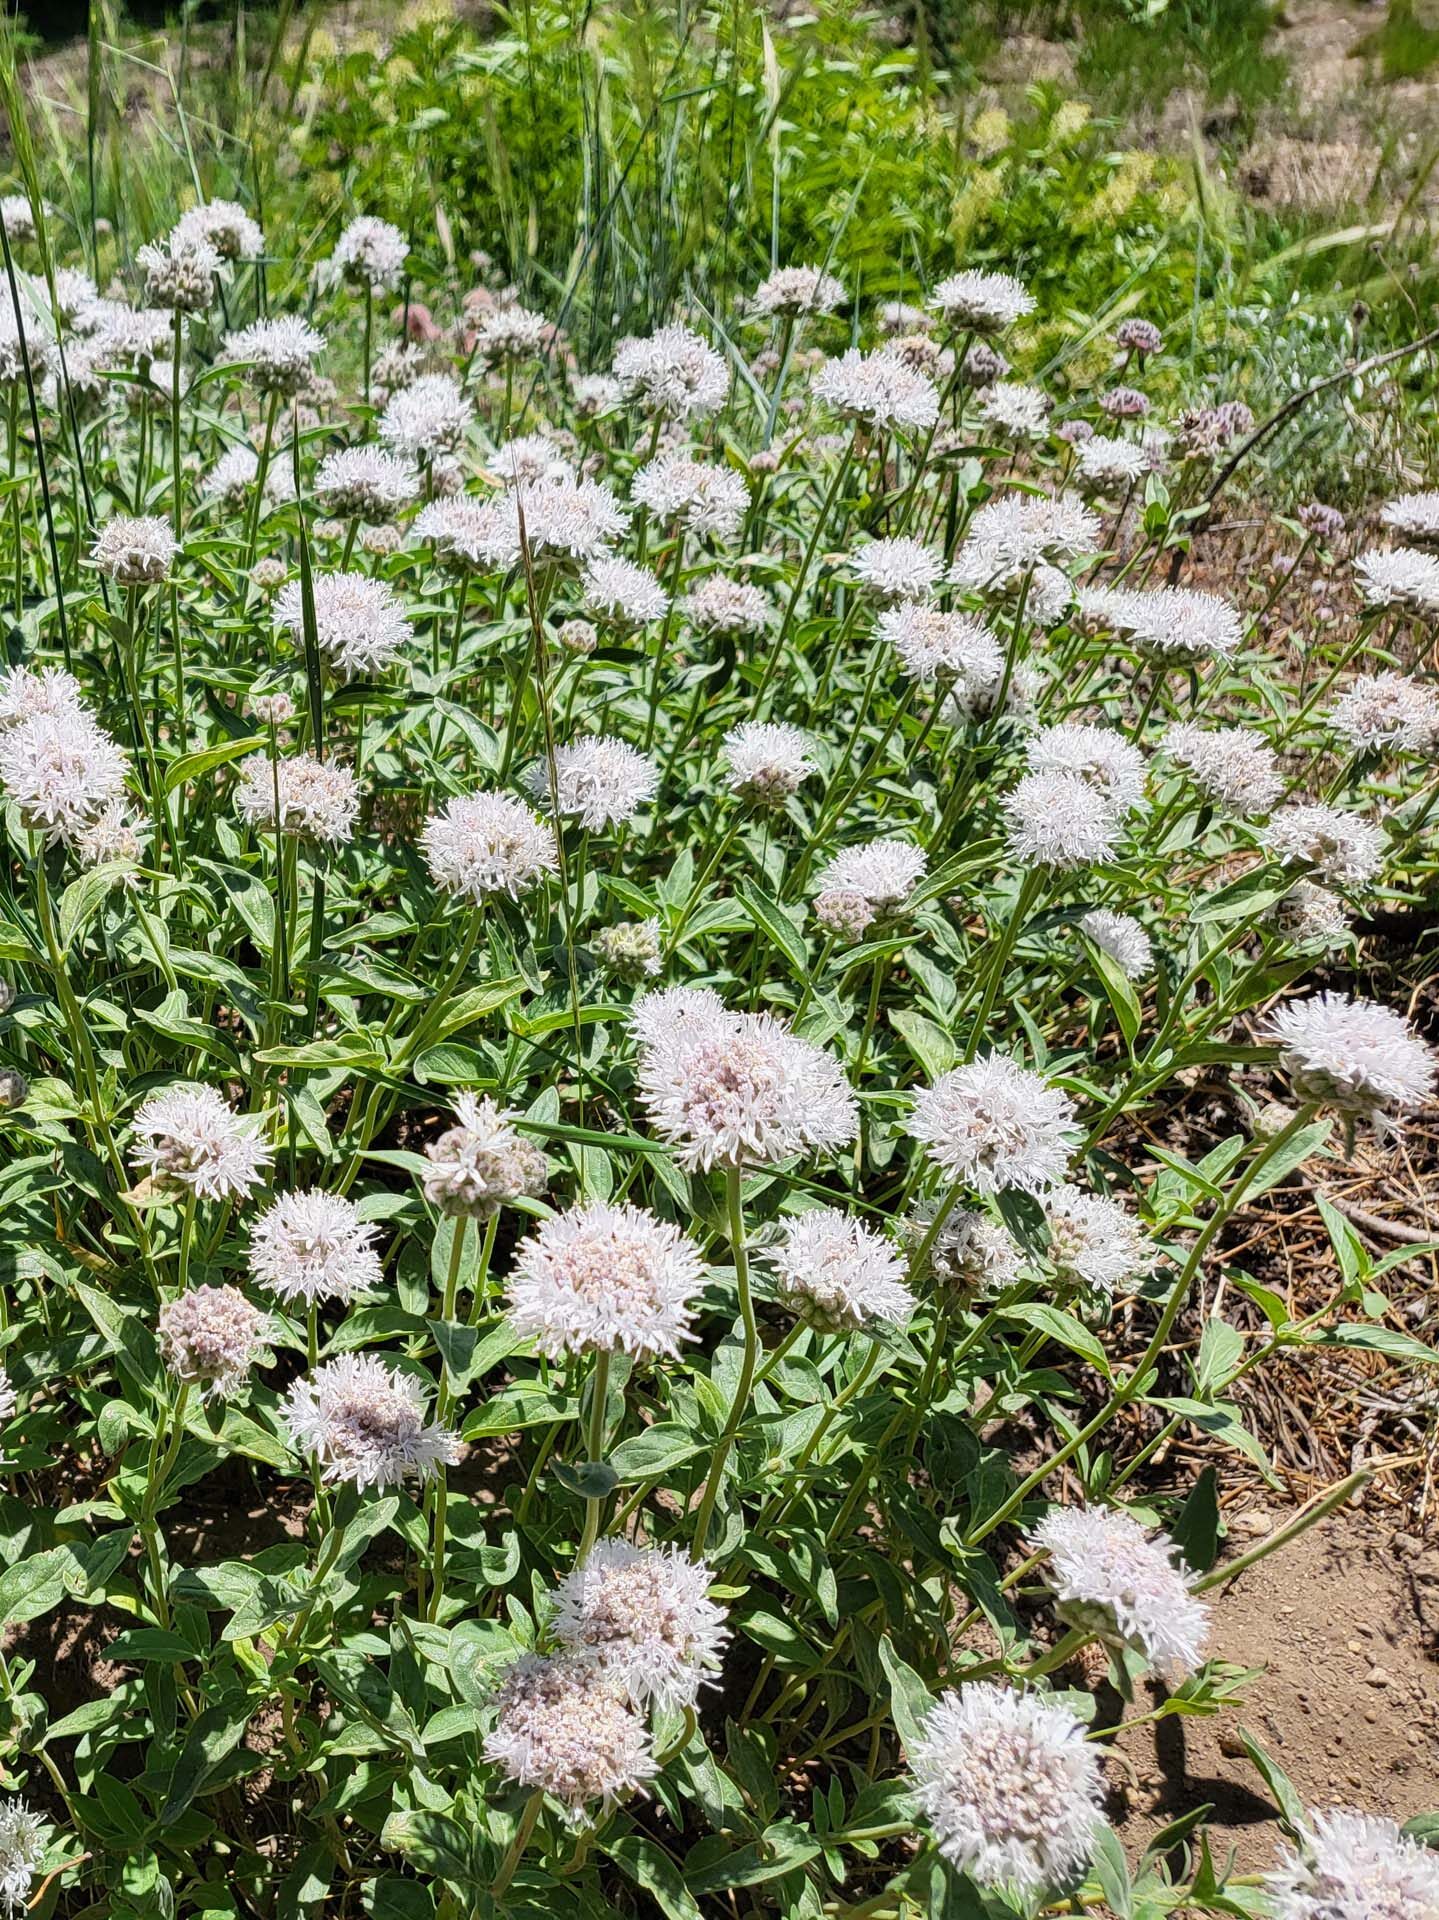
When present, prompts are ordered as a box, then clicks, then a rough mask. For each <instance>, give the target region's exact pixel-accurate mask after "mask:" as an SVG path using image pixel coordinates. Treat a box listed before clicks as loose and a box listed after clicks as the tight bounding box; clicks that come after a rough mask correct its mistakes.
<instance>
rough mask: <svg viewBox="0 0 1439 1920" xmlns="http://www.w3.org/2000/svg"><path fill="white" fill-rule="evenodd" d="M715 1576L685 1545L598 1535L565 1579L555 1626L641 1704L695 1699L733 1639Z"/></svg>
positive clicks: (563, 1641) (675, 1704) (668, 1705)
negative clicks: (714, 1594) (713, 1594)
mask: <svg viewBox="0 0 1439 1920" xmlns="http://www.w3.org/2000/svg"><path fill="white" fill-rule="evenodd" d="M713 1579H714V1573H713V1571H712V1569H711V1568H709V1567H707V1566H706V1565H705V1563H704V1561H703V1560H692V1559H691V1558H690V1556H689V1555H688V1554H687V1553H686V1552H685V1551H684V1549H683V1548H681V1547H672V1546H663V1547H633V1546H630V1545H629V1543H628V1542H627V1541H624V1540H599V1541H596V1543H595V1545H594V1546H593V1547H591V1549H590V1551H589V1553H588V1554H587V1555H586V1557H585V1559H584V1561H583V1562H582V1564H581V1565H579V1566H578V1567H576V1568H575V1569H574V1570H573V1571H572V1572H571V1573H569V1574H567V1575H566V1576H565V1578H564V1579H563V1580H562V1581H561V1582H560V1585H559V1587H558V1589H557V1590H556V1593H555V1602H554V1613H553V1615H552V1617H551V1620H550V1630H551V1632H552V1633H553V1634H554V1637H555V1639H556V1640H558V1641H559V1643H560V1645H561V1646H562V1647H563V1648H564V1649H565V1651H566V1653H569V1654H571V1655H573V1656H574V1658H576V1659H578V1660H589V1661H593V1663H594V1664H595V1666H597V1667H598V1668H599V1669H600V1670H601V1672H603V1673H604V1674H605V1675H606V1676H607V1677H608V1678H610V1679H612V1680H614V1681H615V1682H616V1683H617V1684H618V1685H619V1686H620V1687H621V1688H622V1689H623V1691H624V1693H625V1695H626V1696H627V1698H628V1699H629V1700H630V1701H631V1702H632V1703H633V1704H634V1705H635V1706H636V1707H645V1706H648V1705H650V1704H651V1703H653V1705H654V1706H656V1707H657V1708H659V1709H660V1710H661V1711H663V1712H670V1711H673V1710H675V1709H676V1708H684V1707H692V1706H693V1705H694V1704H695V1702H696V1701H697V1700H698V1698H699V1693H700V1688H701V1687H704V1686H710V1685H713V1684H714V1675H715V1673H716V1671H717V1669H718V1667H719V1663H720V1656H721V1654H722V1653H723V1651H724V1646H725V1642H726V1641H727V1640H728V1639H729V1629H728V1628H727V1627H726V1625H725V1611H724V1608H723V1607H721V1606H718V1605H717V1604H716V1603H715V1602H714V1601H713V1600H711V1599H710V1597H709V1589H710V1582H711V1581H712V1580H713Z"/></svg>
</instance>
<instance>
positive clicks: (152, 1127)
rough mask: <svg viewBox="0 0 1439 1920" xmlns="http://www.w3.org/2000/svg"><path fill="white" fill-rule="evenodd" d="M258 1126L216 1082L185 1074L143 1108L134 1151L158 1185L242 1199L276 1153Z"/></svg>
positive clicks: (199, 1194)
mask: <svg viewBox="0 0 1439 1920" xmlns="http://www.w3.org/2000/svg"><path fill="white" fill-rule="evenodd" d="M256 1131H257V1128H256V1122H255V1120H253V1119H251V1118H249V1117H247V1116H245V1115H243V1114H238V1113H236V1112H235V1110H234V1108H233V1107H232V1106H231V1105H230V1103H229V1102H228V1101H227V1100H226V1099H225V1096H224V1095H223V1094H222V1093H220V1092H218V1091H217V1090H216V1088H214V1087H209V1086H206V1085H204V1084H203V1082H201V1081H197V1080H181V1081H177V1082H176V1083H175V1084H174V1085H173V1086H169V1087H166V1088H164V1089H163V1091H162V1092H160V1093H152V1094H151V1095H150V1097H149V1098H148V1099H147V1100H146V1101H145V1102H144V1103H143V1105H142V1106H141V1107H140V1108H139V1110H138V1111H137V1113H136V1115H135V1140H136V1144H135V1147H134V1149H133V1151H134V1155H135V1159H136V1161H137V1163H138V1164H139V1165H140V1166H141V1167H143V1168H144V1170H145V1172H146V1173H147V1175H148V1176H149V1178H150V1179H151V1180H152V1181H153V1182H154V1184H155V1185H156V1186H157V1187H159V1188H162V1189H166V1190H169V1191H171V1192H180V1193H185V1192H189V1193H193V1194H194V1195H195V1197H196V1198H197V1199H200V1200H228V1199H236V1200H240V1199H243V1198H244V1196H245V1195H246V1194H247V1193H248V1192H249V1191H250V1189H251V1187H253V1186H257V1185H258V1184H259V1181H260V1179H261V1176H262V1175H263V1173H264V1170H265V1168H266V1167H267V1166H268V1165H269V1163H270V1160H271V1158H272V1157H273V1156H272V1152H271V1149H270V1147H269V1146H268V1145H267V1144H266V1143H265V1142H264V1141H263V1140H260V1139H258V1138H257V1137H256Z"/></svg>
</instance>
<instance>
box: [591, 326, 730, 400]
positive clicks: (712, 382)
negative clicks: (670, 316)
mask: <svg viewBox="0 0 1439 1920" xmlns="http://www.w3.org/2000/svg"><path fill="white" fill-rule="evenodd" d="M614 377H615V379H616V380H617V381H618V382H619V385H620V391H621V393H622V394H623V395H624V397H625V398H626V399H627V400H630V401H632V402H633V403H634V404H635V405H637V406H639V407H641V408H644V409H646V410H648V411H649V412H652V413H658V414H661V415H663V416H665V417H666V418H669V419H672V420H697V419H700V418H702V417H703V416H704V415H705V414H709V413H713V412H714V411H715V410H716V408H718V407H722V406H723V405H724V403H725V400H726V398H727V397H728V395H729V367H728V366H727V365H726V363H725V360H724V356H723V355H722V354H718V353H716V352H715V350H714V348H713V347H711V346H709V345H708V344H707V343H706V342H705V341H704V340H702V339H701V338H700V336H699V335H698V334H697V333H695V332H694V331H693V330H692V329H691V328H689V327H685V326H669V327H661V328H660V329H659V330H658V331H657V332H655V333H652V334H650V335H648V337H647V338H645V339H635V338H633V337H632V338H629V339H625V340H621V341H620V342H619V344H618V346H617V347H616V348H615V358H614Z"/></svg>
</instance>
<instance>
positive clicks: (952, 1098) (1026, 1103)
mask: <svg viewBox="0 0 1439 1920" xmlns="http://www.w3.org/2000/svg"><path fill="white" fill-rule="evenodd" d="M909 1131H910V1133H911V1135H912V1136H913V1137H914V1138H915V1139H916V1140H918V1141H920V1142H921V1143H922V1144H923V1145H924V1146H925V1147H926V1148H927V1149H928V1152H929V1158H930V1159H931V1160H933V1161H934V1163H935V1165H936V1166H938V1167H940V1168H942V1169H943V1171H944V1172H945V1173H947V1174H948V1175H949V1176H950V1178H951V1179H952V1180H956V1181H959V1182H961V1183H962V1184H963V1185H965V1186H969V1187H972V1188H973V1189H974V1191H975V1192H976V1193H1002V1192H1003V1191H1004V1190H1005V1188H1006V1187H1018V1188H1019V1189H1020V1191H1021V1192H1024V1193H1042V1192H1044V1190H1045V1189H1046V1188H1048V1187H1052V1186H1055V1185H1057V1184H1058V1183H1059V1182H1060V1181H1061V1180H1063V1178H1064V1175H1065V1170H1066V1168H1067V1167H1068V1165H1069V1159H1070V1155H1071V1154H1072V1153H1073V1152H1074V1148H1075V1144H1076V1133H1075V1111H1074V1104H1073V1102H1072V1101H1071V1100H1070V1098H1069V1095H1068V1094H1067V1093H1064V1092H1063V1091H1062V1090H1061V1089H1060V1088H1058V1087H1056V1086H1053V1085H1051V1083H1050V1082H1049V1081H1048V1080H1046V1079H1045V1077H1044V1075H1043V1074H1040V1073H1036V1072H1034V1070H1033V1069H1032V1068H1030V1067H1025V1066H1021V1065H1020V1063H1019V1062H1018V1061H1017V1060H1013V1059H1011V1058H1010V1057H1009V1056H1008V1055H1007V1054H1003V1053H990V1054H985V1055H984V1056H983V1057H982V1058H980V1059H978V1060H971V1061H969V1062H967V1063H966V1064H965V1065H964V1066H960V1067H954V1068H951V1070H950V1071H949V1072H948V1073H944V1074H941V1075H940V1077H939V1079H938V1080H936V1081H935V1083H934V1085H933V1086H932V1087H927V1088H926V1089H925V1090H924V1091H923V1092H921V1093H920V1094H919V1096H918V1098H917V1099H916V1101H915V1104H914V1112H913V1114H912V1115H911V1118H910V1123H909Z"/></svg>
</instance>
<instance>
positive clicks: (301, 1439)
mask: <svg viewBox="0 0 1439 1920" xmlns="http://www.w3.org/2000/svg"><path fill="white" fill-rule="evenodd" d="M281 1418H282V1419H283V1420H284V1422H285V1425H286V1427H287V1428H288V1429H289V1434H290V1439H291V1442H292V1444H293V1446H294V1448H295V1450H296V1452H297V1453H300V1454H309V1455H311V1456H312V1457H313V1458H314V1459H315V1460H316V1461H317V1462H318V1463H319V1466H320V1471H321V1476H322V1478H323V1479H325V1480H328V1481H347V1482H349V1483H350V1484H352V1485H353V1486H355V1487H357V1488H359V1490H360V1491H361V1492H362V1493H363V1492H364V1491H365V1489H366V1488H367V1487H377V1488H379V1489H380V1490H381V1491H383V1490H384V1488H386V1487H393V1486H399V1485H401V1484H402V1483H403V1482H404V1481H406V1480H419V1481H424V1480H428V1479H430V1478H431V1477H432V1476H433V1475H434V1474H436V1473H437V1472H438V1471H439V1469H440V1468H441V1467H442V1466H453V1465H454V1464H455V1462H456V1461H457V1460H458V1458H459V1441H458V1438H457V1436H456V1435H455V1434H453V1433H452V1432H450V1430H449V1429H448V1428H447V1427H442V1426H440V1425H439V1424H438V1423H437V1422H431V1423H429V1424H427V1423H426V1420H425V1394H424V1389H423V1388H422V1387H421V1385H420V1383H419V1381H418V1380H416V1379H415V1377H414V1375H413V1374H409V1373H405V1372H402V1371H401V1369H400V1368H398V1367H391V1366H388V1365H387V1364H386V1363H385V1362H384V1361H383V1360H381V1359H380V1357H379V1356H378V1354H373V1353H342V1354H340V1355H339V1357H338V1358H337V1359H334V1360H329V1361H327V1362H326V1363H325V1365H324V1366H322V1367H317V1368H316V1370H315V1371H314V1372H313V1373H311V1374H308V1375H307V1376H306V1377H305V1378H303V1379H300V1380H296V1381H295V1382H294V1383H293V1385H292V1386H291V1387H290V1390H289V1392H288V1393H287V1394H286V1396H285V1399H284V1402H283V1404H282V1406H281Z"/></svg>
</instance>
